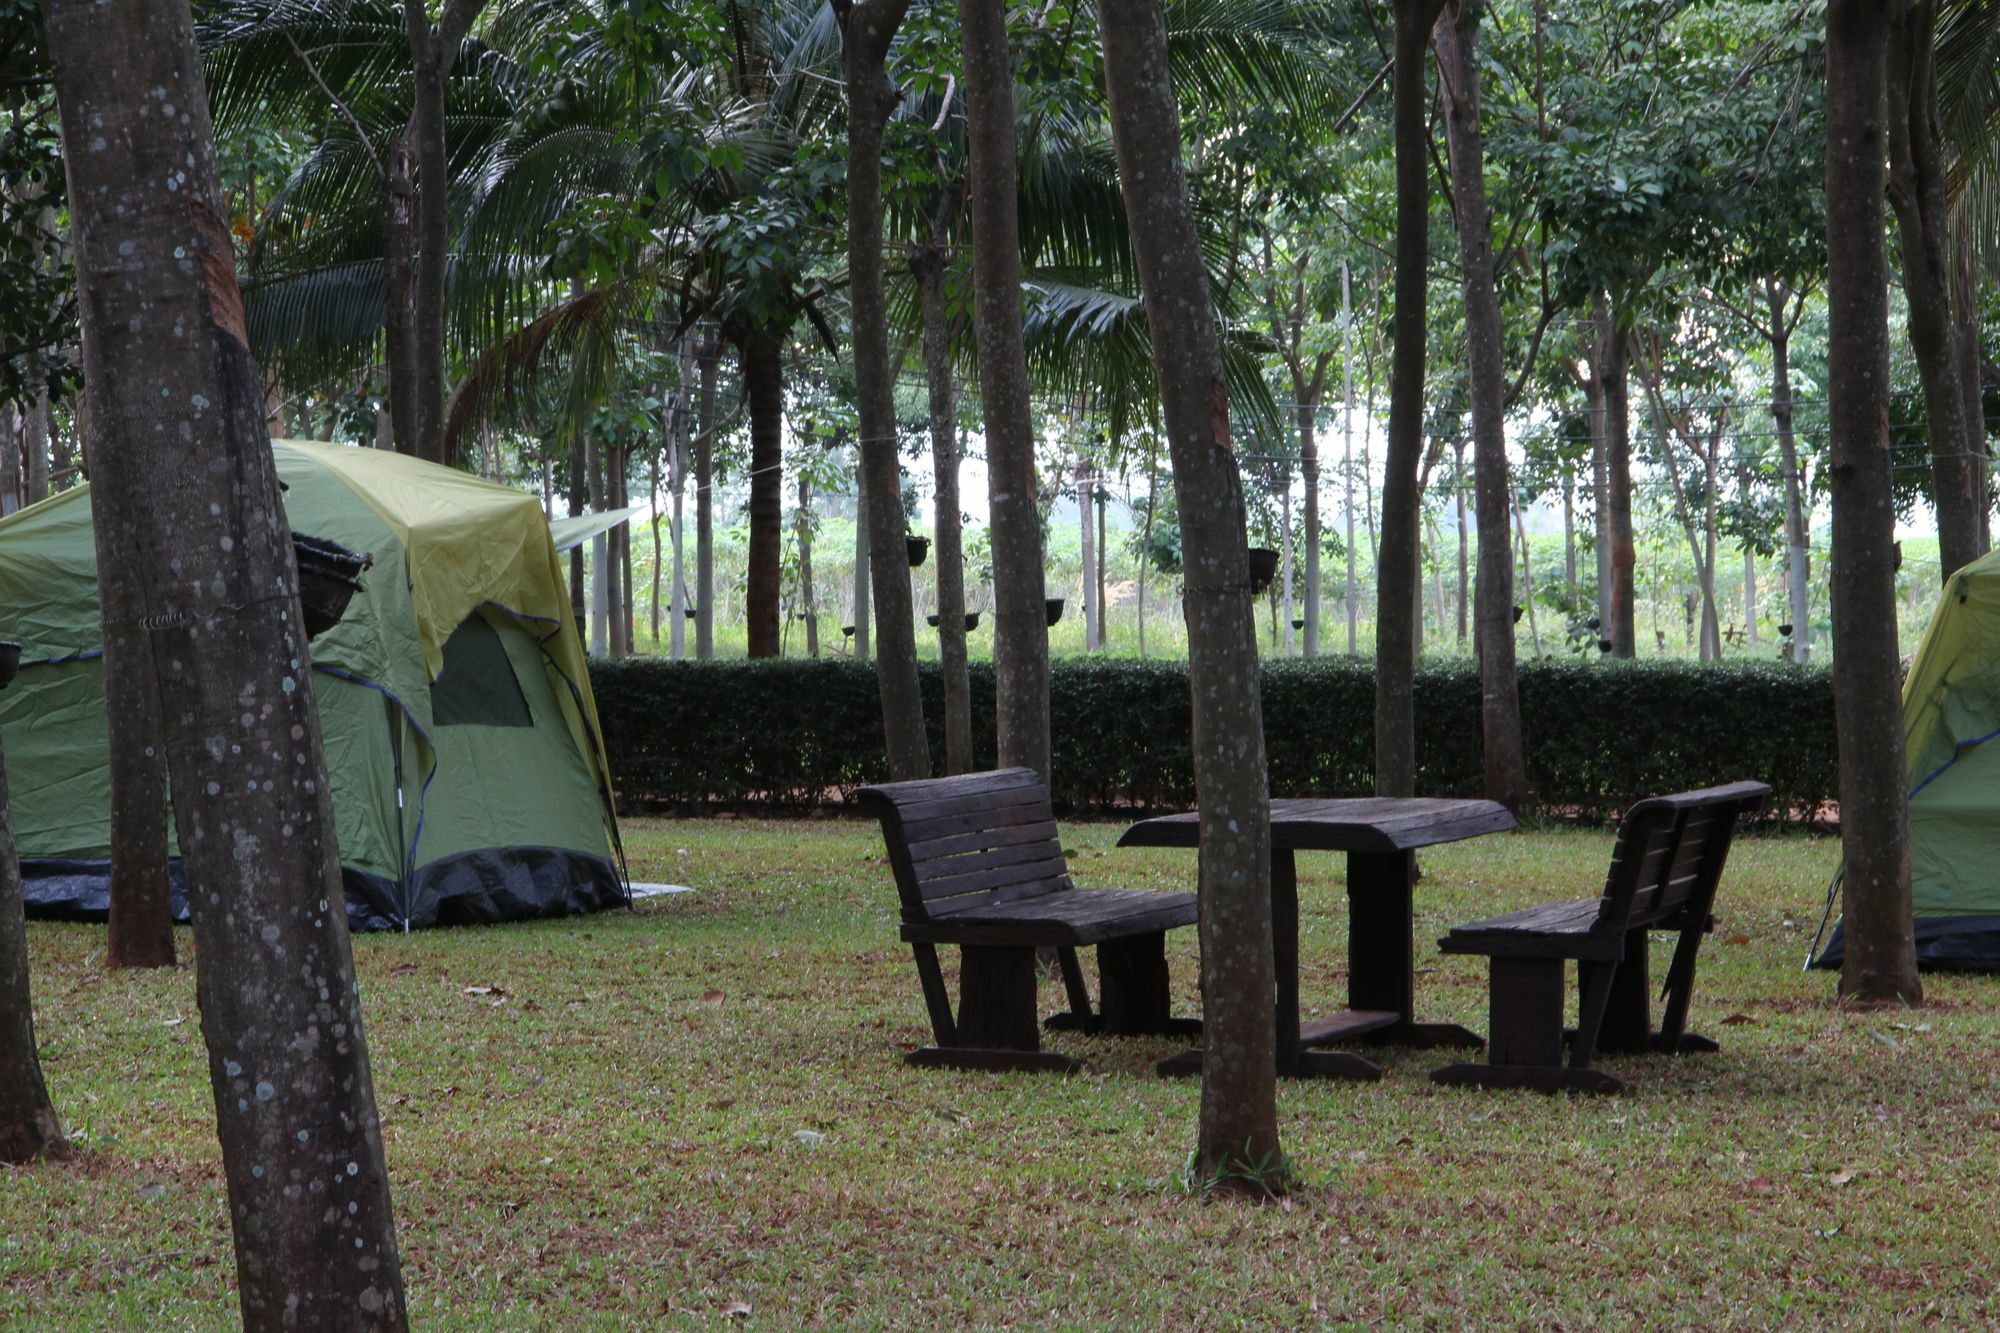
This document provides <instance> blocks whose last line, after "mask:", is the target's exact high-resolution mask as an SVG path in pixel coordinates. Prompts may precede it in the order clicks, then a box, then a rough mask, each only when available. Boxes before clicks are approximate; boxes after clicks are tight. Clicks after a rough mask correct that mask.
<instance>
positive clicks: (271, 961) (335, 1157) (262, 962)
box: [44, 0, 406, 1329]
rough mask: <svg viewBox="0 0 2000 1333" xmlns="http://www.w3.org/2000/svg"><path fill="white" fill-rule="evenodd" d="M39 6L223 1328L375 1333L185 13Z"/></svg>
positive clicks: (392, 1273)
mask: <svg viewBox="0 0 2000 1333" xmlns="http://www.w3.org/2000/svg"><path fill="white" fill-rule="evenodd" d="M44 13H45V15H46V18H47V32H48V38H49V48H50V53H51V55H52V57H53V63H54V67H55V82H56V89H57V92H58V95H59V98H60V103H61V110H62V121H63V131H64V139H65V140H66V142H68V143H70V144H72V145H81V144H84V143H90V144H91V145H92V151H89V152H77V153H73V154H71V155H70V156H69V158H68V164H67V165H68V169H69V182H70V200H71V207H72V226H73V229H74V235H75V242H76V247H77V264H76V271H77V278H78V295H79V302H78V305H79V311H80V323H81V325H82V330H83V362H84V383H85V385H86V386H87V392H88V393H89V395H90V401H91V414H92V419H93V420H94V421H95V422H96V423H98V424H97V427H96V429H97V444H98V446H99V448H98V453H99V456H98V457H97V459H96V460H95V462H96V467H97V469H98V472H99V474H100V475H101V476H104V477H107V478H110V479H112V484H110V485H108V486H107V487H106V488H105V490H104V491H103V492H102V493H101V494H99V495H97V496H96V497H94V506H106V505H108V506H110V507H111V508H112V509H113V510H114V512H113V513H110V514H105V515H102V517H103V518H104V520H105V521H107V522H108V523H112V524H115V525H117V526H119V527H121V528H123V529H125V530H128V531H131V532H134V533H137V534H139V541H138V545H139V549H140V552H141V555H142V557H143V558H142V559H141V560H140V561H139V562H138V564H139V568H140V570H141V571H142V579H143V582H142V585H141V586H142V590H143V604H144V607H145V611H146V614H145V616H144V618H143V621H142V624H143V625H144V628H145V632H147V633H149V634H151V635H152V636H153V660H154V666H155V670H156V672H157V673H158V674H157V686H158V690H159V694H160V703H161V716H162V717H163V719H164V720H165V730H166V742H167V758H168V767H169V772H170V774H171V777H172V783H173V792H174V804H175V819H176V823H177V827H178V831H179V835H180V847H181V853H182V857H183V859H184V862H185V864H186V868H187V877H188V887H189V900H190V905H191V906H192V908H193V911H194V933H195V954H196V960H197V963H198V965H199V969H200V970H199V973H198V977H197V988H198V999H199V1003H200V1008H201V1017H202V1035H203V1037H204V1039H205V1040H206V1042H207V1045H208V1052H209V1078H210V1082H211V1085H212V1087H213V1091H214V1097H215V1109H216V1121H217V1130H218V1136H219V1138H220V1139H221V1146H222V1165H223V1172H224V1175H225V1177H226V1179H227V1182H228V1204H229V1217H230V1221H231V1224H232V1227H233V1229H234V1233H235V1240H236V1260H237V1278H238V1293H239V1298H240V1303H241V1307H242V1313H243V1321H244V1325H245V1326H246V1327H247V1328H250V1329H266V1328H277V1327H280V1326H285V1327H303V1328H333V1327H340V1328H359V1327H380V1328H400V1327H403V1326H404V1324H405V1319H406V1316H405V1311H404V1302H403V1289H402V1277H401V1271H400V1265H399V1262H398V1258H397V1246H396V1230H395V1223H394V1221H393V1218H392V1215H391V1210H390V1203H389V1182H388V1174H387V1171H386V1168H385V1165H384V1161H383V1153H382V1137H381V1129H380V1122H379V1121H378V1119H377V1117H376V1113H375V1100H374V1088H373V1080H372V1078H371V1075H370V1071H369V1060H368V1046H367V1042H366V1040H365V1038H364V1035H363V1030H362V1022H361V1006H360V997H359V994H358V992H357V989H356V987H355V981H354V963H353V957H352V954H351V951H350V948H349V942H348V933H347V916H346V912H345V910H344V907H343V903H344V898H343V893H342V889H341V879H340V857H339V851H338V848H337V847H336V845H335V841H334V819H333V806H332V797H331V793H330V792H329V790H328V787H327V782H326V757H325V752H324V749H323V747H322V744H321V739H320V727H319V716H318V712H317V710H316V709H315V708H314V705H313V676H312V669H311V667H312V663H311V661H310V653H309V650H308V648H307V644H306V634H305V627H304V624H303V622H302V620H301V615H300V611H299V604H298V599H297V592H296V590H297V586H298V582H297V579H298V576H297V572H296V570H295V567H294V564H293V558H292V542H291V530H290V526H289V524H288V523H287V522H286V519H285V511H284V507H283V503H282V498H281V496H280V494H279V489H278V478H277V474H276V469H275V467H274V465H273V462H272V457H271V448H270V442H269V438H268V436H267V434H266V432H265V429H264V413H263V395H262V393H261V391H260V381H259V379H258V375H257V368H256V365H255V364H254V362H253V361H252V359H251V356H250V349H249V347H248V345H247V342H246V338H245V329H244V322H243V298H242V294H241V293H240V291H239V290H238V289H237V285H236V275H235V257H234V249H233V246H232V244H231V238H230V235H229V230H228V226H227V224H226V223H225V222H224V220H223V217H222V215H221V212H220V205H221V196H220V191H219V189H218V185H217V179H216V165H215V149H214V140H213V135H212V132H211V129H210V125H209V119H208V110H207V98H206V96H205V93H204V90H203V87H202V79H201V66H200V63H199V59H198V56H197V54H196V50H195V43H194V33H193V30H192V28H191V26H190V23H189V19H188V10H187V6H186V5H183V4H177V3H170V2H168V0H160V2H159V3H151V4H130V5H122V6H108V5H100V4H95V3H90V2H89V0H61V3H55V4H51V5H49V6H47V7H46V8H45V10H44ZM177 256H178V258H177ZM183 260H184V261H185V262H182V261H183ZM175 329H178V330H181V331H182V332H183V335H184V336H181V337H173V336H170V331H171V330H175ZM125 497H143V501H144V502H143V503H140V504H136V505H134V506H133V507H132V509H131V511H130V512H123V513H120V512H115V511H116V510H117V509H118V508H119V505H120V502H121V500H122V499H124V498H125ZM273 589H276V590H277V593H278V595H276V596H273V595H271V590H273ZM310 1186H317V1188H312V1187H310Z"/></svg>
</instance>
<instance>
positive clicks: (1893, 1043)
mask: <svg viewBox="0 0 2000 1333" xmlns="http://www.w3.org/2000/svg"><path fill="white" fill-rule="evenodd" d="M1868 1035H1869V1036H1871V1037H1873V1038H1874V1039H1875V1040H1876V1041H1878V1042H1881V1043H1882V1044H1883V1045H1884V1046H1887V1047H1888V1048H1889V1049H1890V1050H1892V1051H1900V1050H1902V1049H1903V1043H1902V1042H1900V1041H1897V1040H1896V1039H1895V1038H1894V1037H1892V1036H1890V1035H1889V1034H1888V1033H1886V1032H1878V1031H1876V1030H1875V1029H1874V1028H1869V1029H1868Z"/></svg>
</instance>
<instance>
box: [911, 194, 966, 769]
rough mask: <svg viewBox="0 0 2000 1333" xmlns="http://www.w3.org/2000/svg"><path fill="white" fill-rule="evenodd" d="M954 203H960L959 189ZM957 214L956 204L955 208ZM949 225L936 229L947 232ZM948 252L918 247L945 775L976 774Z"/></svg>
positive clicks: (914, 256) (915, 265) (914, 261)
mask: <svg viewBox="0 0 2000 1333" xmlns="http://www.w3.org/2000/svg"><path fill="white" fill-rule="evenodd" d="M947 197H948V199H950V200H953V201H955V200H956V199H957V198H958V197H959V196H958V193H957V192H956V191H948V192H947ZM951 207H953V208H955V207H956V205H955V203H954V204H952V205H951ZM943 230H944V227H943V226H942V225H941V226H939V227H938V228H937V229H936V231H937V232H938V233H942V232H943ZM944 261H945V254H944V251H943V250H942V249H941V248H939V247H936V246H923V247H915V246H913V247H912V248H911V254H910V267H911V269H912V270H913V271H914V272H915V273H916V275H917V285H918V293H919V297H920V300H921V303H922V313H923V321H924V379H925V381H926V382H927V384H928V387H929V390H930V422H931V461H932V464H933V467H934V471H935V473H936V478H937V489H936V497H935V506H936V510H937V513H936V522H935V534H934V536H935V540H936V543H937V545H936V549H935V551H934V552H933V558H934V559H935V560H936V561H937V566H936V569H935V570H934V571H933V573H934V577H935V578H936V580H937V611H938V656H939V659H940V664H941V666H942V669H943V674H944V771H945V772H946V773H970V772H971V771H972V767H973V763H972V682H971V679H970V678H969V676H968V674H967V668H966V650H965V541H964V532H963V530H962V523H961V520H960V514H961V512H962V511H961V510H960V507H959V506H960V501H959V494H958V466H959V451H958V383H957V381H956V380H955V378H954V377H953V375H952V370H951V326H950V323H949V321H948V319H947V316H946V313H945V294H944V272H945V262H944Z"/></svg>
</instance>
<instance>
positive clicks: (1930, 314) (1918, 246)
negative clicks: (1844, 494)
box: [1888, 0, 1986, 580]
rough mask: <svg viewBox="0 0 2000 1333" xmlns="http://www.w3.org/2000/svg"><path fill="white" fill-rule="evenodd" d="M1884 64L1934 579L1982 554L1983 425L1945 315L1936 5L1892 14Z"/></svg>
mask: <svg viewBox="0 0 2000 1333" xmlns="http://www.w3.org/2000/svg"><path fill="white" fill-rule="evenodd" d="M1893 9H1894V16H1893V20H1892V22H1891V24H1890V47H1889V58H1888V125H1889V205H1890V209H1891V211H1893V212H1894V214H1895V217H1896V239H1897V242H1898V244H1899V249H1900V252H1901V256H1902V261H1903V262H1902V274H1903V301H1904V305H1905V307H1906V308H1907V309H1908V311H1909V321H1908V326H1909V333H1910V350H1911V352H1913V353H1914V354H1915V357H1916V362H1917V375H1918V378H1919V379H1920V380H1921V381H1922V382H1923V389H1924V425H1925V429H1926V432H1927V433H1928V434H1929V436H1930V444H1931V478H1932V486H1931V499H1932V503H1933V506H1934V508H1935V510H1936V513H1937V529H1938V572H1939V574H1940V575H1941V576H1942V577H1943V578H1944V579H1946V580H1949V579H1950V578H1951V576H1952V574H1953V573H1954V572H1956V571H1957V570H1958V569H1960V568H1961V567H1963V566H1965V565H1968V564H1970V563H1971V562H1972V561H1974V560H1976V559H1978V558H1979V557H1980V556H1981V555H1983V554H1985V551H1986V523H1985V518H1984V511H1985V507H1986V467H1985V456H1986V424H1985V421H1984V419H1983V418H1982V416H1981V415H1980V409H1979V406H1978V404H1979V391H1978V389H1977V388H1974V389H1973V390H1972V392H1971V393H1970V394H1969V395H1968V393H1967V391H1966V386H1965V385H1964V384H1963V383H1962V382H1961V378H1960V377H1961V374H1962V373H1963V372H1965V371H1966V370H1968V369H1972V371H1973V373H1974V374H1975V375H1976V367H1977V364H1978V362H1977V360H1976V358H1974V359H1971V362H1970V367H1968V365H1967V361H1968V358H1967V357H1966V356H1965V355H1964V350H1965V349H1964V348H1963V347H1962V346H1961V344H1962V343H1963V341H1964V340H1965V338H1967V337H1968V336H1970V337H1973V338H1975V339H1976V338H1977V336H1978V329H1977V326H1976V324H1975V325H1974V326H1973V327H1971V328H1970V329H1968V328H1967V327H1965V326H1964V325H1962V324H1961V322H1960V321H1959V319H1958V318H1957V317H1956V316H1955V314H1954V312H1953V310H1952V271H1953V260H1954V247H1953V239H1952V235H1951V231H1952V227H1951V219H1950V207H1949V199H1948V194H1947V190H1946V181H1945V175H1946V165H1945V149H1944V139H1943V135H1942V133H1941V132H1940V130H1939V127H1938V96H1937V69H1936V66H1935V64H1934V60H1933V57H1934V54H1935V51H1936V35H1937V34H1936V29H1937V3H1936V0H1916V2H1915V3H1907V2H1904V3H1898V4H1896V5H1895V6H1893Z"/></svg>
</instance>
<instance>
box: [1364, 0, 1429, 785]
mask: <svg viewBox="0 0 2000 1333" xmlns="http://www.w3.org/2000/svg"><path fill="white" fill-rule="evenodd" d="M1442 7H1443V0H1395V10H1396V68H1395V71H1394V74H1393V75H1392V82H1393V86H1394V89H1395V109H1394V112H1393V115H1394V120H1395V140H1396V308H1395V313H1394V316H1393V327H1394V337H1395V348H1394V351H1393V353H1392V356H1391V359H1390V363H1389V441H1388V457H1387V458H1386V459H1385V460H1384V461H1383V477H1382V534H1381V548H1380V550H1379V551H1378V552H1377V554H1376V557H1375V794H1376V795H1378V796H1414V795H1415V794H1416V789H1417V721H1416V704H1415V689H1416V685H1415V679H1416V670H1417V642H1418V635H1419V633H1420V632H1421V621H1422V612H1421V611H1419V610H1418V609H1417V598H1418V596H1419V594H1420V585H1419V576H1420V571H1419V569H1418V564H1417V545H1418V541H1419V539H1420V534H1419V531H1418V523H1419V516H1418V513H1417V510H1418V506H1419V505H1420V504H1421V502H1422V498H1423V497H1422V493H1421V491H1420V490H1419V487H1418V483H1417V468H1418V465H1419V464H1420V463H1421V461H1422V455H1423V451H1424V358H1425V351H1424V341H1425V335H1426V332H1427V330H1428V328H1429V312H1428V311H1427V309H1426V306H1425V303H1426V300H1427V299H1428V291H1427V288H1428V284H1429V266H1430V171H1431V164H1430V140H1429V131H1428V130H1427V129H1426V128H1425V125H1424V110H1425V107H1426V105H1427V104H1428V102H1429V91H1428V89H1427V88H1426V87H1425V83H1424V66H1425V63H1426V62H1425V60H1424V47H1425V46H1426V45H1427V44H1428V42H1429V41H1430V34H1431V25H1432V24H1433V23H1435V22H1436V21H1437V16H1438V11H1439V10H1440V9H1441V8H1442Z"/></svg>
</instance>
